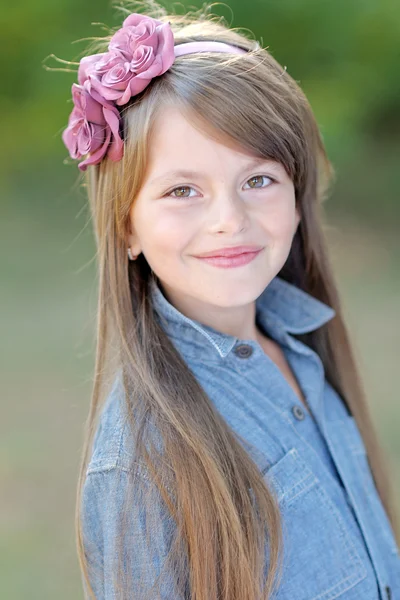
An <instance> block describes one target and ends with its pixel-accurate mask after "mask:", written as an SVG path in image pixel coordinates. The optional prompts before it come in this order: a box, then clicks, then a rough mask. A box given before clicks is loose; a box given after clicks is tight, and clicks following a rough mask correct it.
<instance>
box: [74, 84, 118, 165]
mask: <svg viewBox="0 0 400 600" xmlns="http://www.w3.org/2000/svg"><path fill="white" fill-rule="evenodd" d="M72 98H73V102H74V108H73V110H72V112H71V114H70V116H69V120H68V127H67V128H66V129H65V130H64V131H63V134H62V139H63V142H64V144H65V145H66V147H67V149H68V150H69V153H70V156H71V158H74V159H75V158H78V159H79V158H82V156H83V155H85V154H89V153H90V156H89V157H88V158H87V159H86V160H84V161H83V162H81V163H79V164H78V167H79V169H80V170H81V171H86V168H87V165H94V164H96V163H98V162H100V161H101V159H102V158H103V156H104V155H105V154H106V152H107V151H108V154H109V156H110V158H111V160H113V161H117V160H120V159H121V158H122V156H123V141H122V139H121V137H120V135H119V123H120V115H119V112H118V109H117V108H116V107H115V106H113V105H112V104H110V103H108V102H107V101H106V100H105V99H104V98H102V97H101V96H100V95H99V94H98V93H97V92H96V90H93V89H91V86H90V82H89V81H86V82H85V83H84V85H83V86H82V85H77V84H75V83H73V84H72Z"/></svg>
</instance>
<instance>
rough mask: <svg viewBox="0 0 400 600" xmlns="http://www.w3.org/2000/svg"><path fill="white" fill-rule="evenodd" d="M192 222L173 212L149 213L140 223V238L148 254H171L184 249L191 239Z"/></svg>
mask: <svg viewBox="0 0 400 600" xmlns="http://www.w3.org/2000/svg"><path fill="white" fill-rule="evenodd" d="M190 224H191V222H190V221H188V219H187V217H186V218H185V217H184V216H183V215H180V214H174V213H172V212H171V211H166V210H157V211H151V212H150V211H147V214H146V216H145V218H143V216H142V218H140V220H139V221H138V227H139V229H140V231H139V237H140V238H141V242H142V246H143V250H144V252H145V253H146V249H147V251H148V253H149V254H150V253H158V252H163V253H171V252H176V251H179V250H180V249H182V248H184V247H185V245H186V244H187V243H188V241H189V239H190V237H191V230H190Z"/></svg>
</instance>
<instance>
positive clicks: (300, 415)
mask: <svg viewBox="0 0 400 600" xmlns="http://www.w3.org/2000/svg"><path fill="white" fill-rule="evenodd" d="M292 413H293V414H294V416H295V418H296V419H297V420H298V421H302V420H303V419H304V418H305V414H304V410H303V409H302V408H301V406H298V405H297V404H295V405H294V406H293V408H292Z"/></svg>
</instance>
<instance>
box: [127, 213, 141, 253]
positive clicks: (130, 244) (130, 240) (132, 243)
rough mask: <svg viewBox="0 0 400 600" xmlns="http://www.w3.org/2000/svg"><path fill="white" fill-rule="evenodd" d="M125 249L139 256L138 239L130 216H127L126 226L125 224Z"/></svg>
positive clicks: (139, 246)
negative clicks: (129, 249)
mask: <svg viewBox="0 0 400 600" xmlns="http://www.w3.org/2000/svg"><path fill="white" fill-rule="evenodd" d="M125 240H126V247H127V248H131V250H132V252H133V254H136V255H139V254H140V253H141V251H142V248H141V245H140V240H139V237H138V235H137V233H136V231H135V228H134V226H133V223H132V219H131V216H130V215H129V216H128V220H127V224H126V234H125Z"/></svg>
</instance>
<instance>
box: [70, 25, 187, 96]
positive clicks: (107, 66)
mask: <svg viewBox="0 0 400 600" xmlns="http://www.w3.org/2000/svg"><path fill="white" fill-rule="evenodd" d="M108 49H109V51H108V52H106V53H102V54H98V55H94V56H93V57H86V58H85V59H82V60H83V64H82V67H81V68H80V77H81V80H84V79H86V78H88V79H90V82H91V85H92V88H93V89H95V90H96V91H97V92H98V93H99V94H101V95H102V96H103V97H104V98H105V99H107V100H112V101H114V102H115V104H116V105H117V106H122V105H123V104H126V103H127V102H128V101H129V100H130V98H131V97H132V96H135V95H136V94H139V93H140V92H141V91H143V90H144V89H145V88H146V87H147V85H148V84H149V83H150V81H151V80H152V79H153V77H157V76H158V75H162V74H163V73H165V71H167V70H168V69H169V68H170V66H171V65H172V64H173V62H174V60H175V54H174V36H173V32H172V29H171V26H170V24H169V23H163V22H162V21H158V20H156V19H152V18H150V17H147V16H145V15H140V14H137V13H133V14H131V15H129V16H128V17H127V18H126V19H125V21H124V23H123V27H122V28H121V29H119V30H118V31H117V32H116V33H115V34H114V35H113V37H112V38H111V40H110V43H109V46H108ZM81 62H82V61H81Z"/></svg>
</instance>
